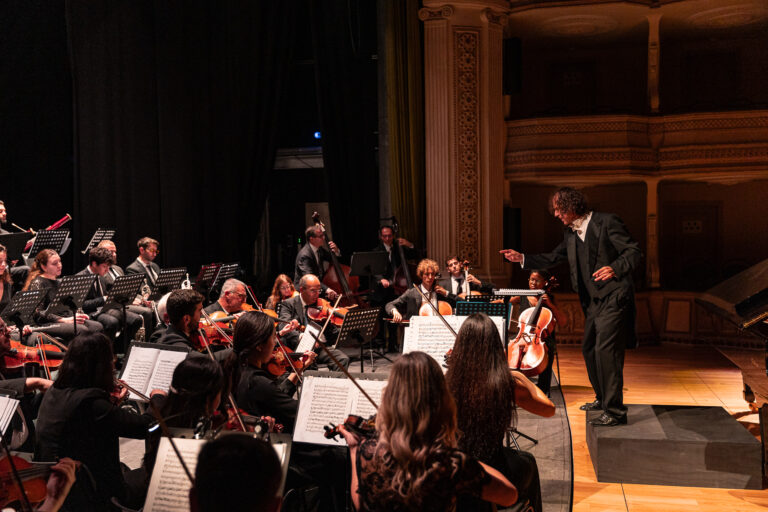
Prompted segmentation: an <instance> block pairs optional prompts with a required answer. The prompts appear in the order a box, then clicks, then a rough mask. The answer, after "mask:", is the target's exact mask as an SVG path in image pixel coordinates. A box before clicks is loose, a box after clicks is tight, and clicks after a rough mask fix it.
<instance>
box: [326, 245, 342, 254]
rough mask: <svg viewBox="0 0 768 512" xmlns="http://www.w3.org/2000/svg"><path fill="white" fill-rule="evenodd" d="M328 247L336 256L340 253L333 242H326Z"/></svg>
mask: <svg viewBox="0 0 768 512" xmlns="http://www.w3.org/2000/svg"><path fill="white" fill-rule="evenodd" d="M328 247H330V248H331V250H332V251H333V253H334V254H335V255H336V256H338V255H339V254H340V253H341V251H339V247H338V246H337V245H336V244H335V243H334V242H328Z"/></svg>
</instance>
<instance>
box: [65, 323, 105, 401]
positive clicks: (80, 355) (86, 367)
mask: <svg viewBox="0 0 768 512" xmlns="http://www.w3.org/2000/svg"><path fill="white" fill-rule="evenodd" d="M114 372H115V365H114V355H113V354H112V341H111V340H110V339H109V338H107V337H106V336H105V335H104V334H102V333H100V332H97V333H89V334H80V335H78V336H77V337H75V339H73V340H72V341H71V342H70V343H69V346H68V347H67V353H66V355H65V356H64V360H63V361H62V363H61V366H60V367H59V375H58V376H57V377H56V381H55V382H54V383H53V387H55V388H57V389H65V388H75V389H86V388H98V389H103V390H104V391H106V392H107V393H111V392H112V391H113V390H114V389H115V378H114Z"/></svg>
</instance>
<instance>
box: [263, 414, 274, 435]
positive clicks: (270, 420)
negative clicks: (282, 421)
mask: <svg viewBox="0 0 768 512" xmlns="http://www.w3.org/2000/svg"><path fill="white" fill-rule="evenodd" d="M259 419H260V420H261V421H266V422H267V425H269V431H270V432H274V431H275V423H277V422H276V421H275V418H273V417H272V416H260V417H259Z"/></svg>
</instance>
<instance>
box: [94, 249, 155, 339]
mask: <svg viewBox="0 0 768 512" xmlns="http://www.w3.org/2000/svg"><path fill="white" fill-rule="evenodd" d="M96 247H103V248H105V249H107V250H109V252H111V253H112V261H111V262H110V265H109V271H108V272H107V273H106V274H104V284H105V288H104V289H105V290H106V291H107V292H109V291H110V290H111V289H112V286H113V285H114V284H115V279H117V278H118V277H120V276H122V275H125V272H124V271H123V269H122V268H121V267H120V266H118V265H117V246H116V245H115V242H113V241H112V240H102V241H101V242H99V245H97V246H96ZM142 300H143V297H140V296H138V297H136V300H134V301H133V304H128V306H127V309H128V311H130V312H131V313H135V314H137V315H141V317H142V318H143V319H144V323H143V325H144V332H145V335H146V338H147V339H149V338H150V337H151V336H152V333H153V332H154V327H155V313H154V312H153V311H152V308H150V307H147V306H142V305H141V301H142Z"/></svg>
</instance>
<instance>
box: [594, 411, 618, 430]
mask: <svg viewBox="0 0 768 512" xmlns="http://www.w3.org/2000/svg"><path fill="white" fill-rule="evenodd" d="M589 422H590V423H591V424H592V425H593V426H595V427H615V426H616V425H626V424H627V417H626V416H623V417H621V418H617V417H616V416H614V415H612V414H608V413H607V412H604V413H603V414H601V415H600V416H598V417H597V418H595V419H593V420H589Z"/></svg>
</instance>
